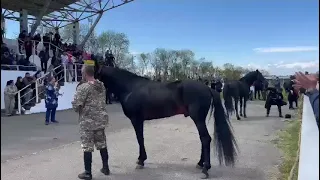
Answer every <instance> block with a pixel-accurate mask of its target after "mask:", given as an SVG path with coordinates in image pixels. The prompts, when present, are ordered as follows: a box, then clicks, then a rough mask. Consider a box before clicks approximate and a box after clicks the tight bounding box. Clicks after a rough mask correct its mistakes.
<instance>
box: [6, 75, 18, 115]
mask: <svg viewBox="0 0 320 180" xmlns="http://www.w3.org/2000/svg"><path fill="white" fill-rule="evenodd" d="M17 92H18V89H17V87H16V86H15V85H14V83H13V80H10V81H8V82H7V85H6V87H5V88H4V105H5V108H6V114H7V116H12V115H13V114H14V105H15V95H16V93H17Z"/></svg>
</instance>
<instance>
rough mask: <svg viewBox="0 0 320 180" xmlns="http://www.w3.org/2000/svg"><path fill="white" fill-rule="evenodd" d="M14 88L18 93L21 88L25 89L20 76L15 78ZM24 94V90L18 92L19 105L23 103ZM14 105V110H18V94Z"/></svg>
mask: <svg viewBox="0 0 320 180" xmlns="http://www.w3.org/2000/svg"><path fill="white" fill-rule="evenodd" d="M16 87H17V89H18V91H20V90H21V89H23V88H24V87H25V85H24V83H23V79H22V77H21V76H19V77H18V78H17V81H16ZM24 92H25V90H22V91H20V103H21V104H23V103H24V101H23V99H24V98H23V96H24ZM15 104H16V105H15V109H18V94H17V95H16V103H15Z"/></svg>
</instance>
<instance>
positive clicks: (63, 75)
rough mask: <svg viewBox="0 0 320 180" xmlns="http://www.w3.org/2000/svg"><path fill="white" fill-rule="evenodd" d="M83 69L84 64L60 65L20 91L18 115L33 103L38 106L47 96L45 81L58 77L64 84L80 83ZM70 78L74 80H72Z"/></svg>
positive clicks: (57, 79)
mask: <svg viewBox="0 0 320 180" xmlns="http://www.w3.org/2000/svg"><path fill="white" fill-rule="evenodd" d="M81 67H82V64H77V63H74V64H73V65H72V66H64V65H60V66H58V67H56V68H54V69H52V70H51V71H50V72H47V73H46V74H45V75H44V76H42V77H40V78H37V79H35V80H34V82H32V83H31V84H29V85H27V86H25V87H24V88H22V89H21V90H19V91H18V93H17V96H18V102H17V103H18V114H21V113H22V110H24V109H25V107H26V106H31V104H32V103H34V105H35V104H37V103H39V100H41V99H42V98H41V97H44V96H45V80H46V77H48V76H53V77H56V81H57V82H61V81H62V80H63V81H64V83H66V82H70V81H75V82H78V81H79V80H80V79H81V78H82V75H81ZM70 77H71V78H72V79H71V80H70ZM32 87H34V88H32Z"/></svg>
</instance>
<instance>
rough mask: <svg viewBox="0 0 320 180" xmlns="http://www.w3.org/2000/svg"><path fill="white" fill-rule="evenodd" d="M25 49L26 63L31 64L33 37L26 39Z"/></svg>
mask: <svg viewBox="0 0 320 180" xmlns="http://www.w3.org/2000/svg"><path fill="white" fill-rule="evenodd" d="M24 46H25V47H24V48H25V50H26V61H27V62H30V60H29V59H30V57H31V55H32V41H31V37H29V36H28V37H26V40H25V41H24Z"/></svg>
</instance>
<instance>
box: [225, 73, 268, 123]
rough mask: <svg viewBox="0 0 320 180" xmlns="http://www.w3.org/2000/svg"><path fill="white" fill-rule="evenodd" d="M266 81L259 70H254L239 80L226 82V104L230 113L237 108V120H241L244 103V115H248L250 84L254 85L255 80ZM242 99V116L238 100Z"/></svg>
mask: <svg viewBox="0 0 320 180" xmlns="http://www.w3.org/2000/svg"><path fill="white" fill-rule="evenodd" d="M257 80H258V81H262V82H264V81H265V78H264V77H263V75H262V74H261V72H260V71H259V70H256V71H252V72H250V73H248V74H246V75H245V76H244V77H242V78H241V79H240V80H238V81H229V82H225V84H224V88H223V98H224V101H225V102H224V104H225V107H226V109H227V112H228V115H229V114H232V113H233V112H234V109H235V110H236V116H237V120H240V119H241V118H240V116H242V105H243V117H245V118H246V117H247V114H246V107H247V101H248V99H249V94H250V86H251V85H253V83H254V82H255V81H257ZM232 98H233V99H234V103H235V108H234V107H233V103H232ZM239 100H240V116H239V114H238V101H239Z"/></svg>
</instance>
